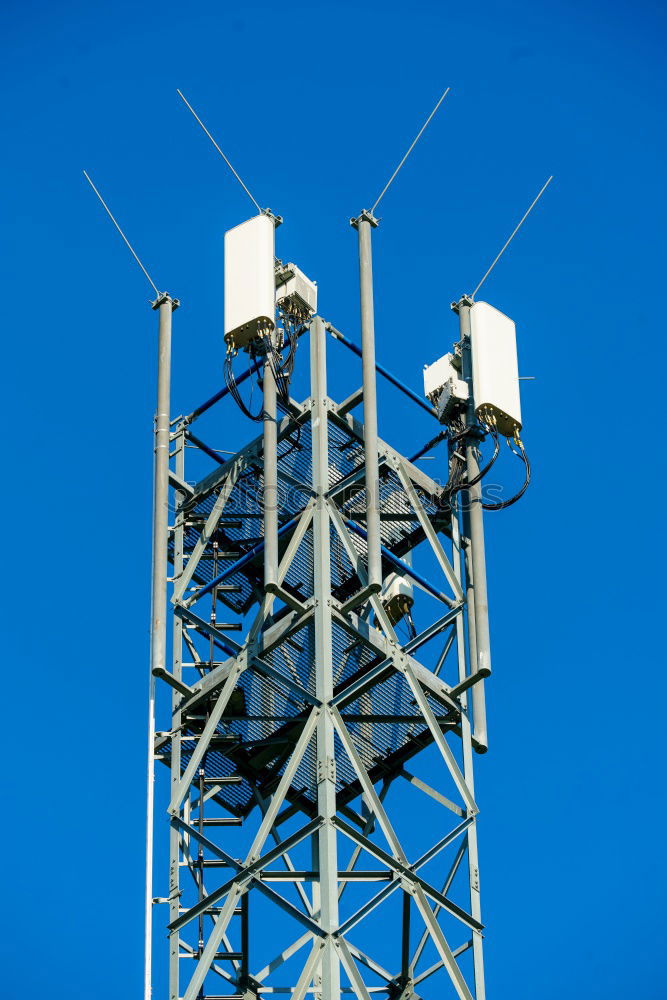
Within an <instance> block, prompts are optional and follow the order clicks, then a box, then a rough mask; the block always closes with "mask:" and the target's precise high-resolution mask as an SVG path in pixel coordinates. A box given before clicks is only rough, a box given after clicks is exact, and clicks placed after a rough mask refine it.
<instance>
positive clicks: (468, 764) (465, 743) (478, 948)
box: [452, 515, 486, 1000]
mask: <svg viewBox="0 0 667 1000" xmlns="http://www.w3.org/2000/svg"><path fill="white" fill-rule="evenodd" d="M464 523H465V519H464ZM452 542H453V546H452V564H453V566H454V572H455V574H456V577H457V579H458V581H459V583H461V579H462V572H461V570H462V568H463V567H462V563H463V558H462V557H463V546H462V538H461V534H460V530H459V522H458V520H457V517H456V515H453V516H452ZM472 621H473V629H474V611H473V615H472ZM468 624H469V626H470V621H469V623H468ZM456 640H457V641H456V646H457V657H458V668H459V683H463V682H464V681H465V678H466V657H465V649H464V628H463V621H462V618H461V616H460V615H459V616H458V618H457V620H456ZM470 641H471V637H470V627H469V628H468V643H470ZM473 649H476V647H475V646H473ZM482 683H483V681H479V682H478V683H477V684H475V685H474V686H473V692H474V690H475V688H476V687H479V686H480V684H482ZM468 695H469V692H468V691H464V692H463V693H462V695H461V704H462V706H463V708H464V711H463V712H462V713H461V743H462V747H463V776H464V778H465V781H466V784H467V786H468V788H469V789H470V792H471V794H472V795H473V796H474V794H475V772H474V765H473V756H472V733H471V727H470V719H469V718H468V713H467V712H466V711H465V709H466V708H467V707H468ZM466 837H467V842H468V884H469V887H470V913H471V914H472V916H473V917H474V918H475V920H478V921H479V922H480V923H481V922H482V904H481V897H480V890H479V850H478V845H477V818H476V817H475V819H474V821H473V823H472V824H471V825H470V826H469V827H468V831H467V833H466ZM483 944H484V942H483V937H482V933H481V931H477V930H473V932H472V954H473V971H474V975H475V1000H486V986H485V979H484V948H483Z"/></svg>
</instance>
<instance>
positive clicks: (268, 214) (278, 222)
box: [262, 208, 283, 229]
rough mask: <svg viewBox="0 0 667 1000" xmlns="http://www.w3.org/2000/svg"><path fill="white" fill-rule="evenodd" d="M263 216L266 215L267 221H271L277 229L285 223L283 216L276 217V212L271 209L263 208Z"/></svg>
mask: <svg viewBox="0 0 667 1000" xmlns="http://www.w3.org/2000/svg"><path fill="white" fill-rule="evenodd" d="M262 215H265V216H266V217H267V219H271V222H272V223H273V225H274V226H275V227H276V229H277V228H278V226H281V225H282V223H283V217H282V215H276V214H275V212H272V211H271V209H270V208H263V209H262Z"/></svg>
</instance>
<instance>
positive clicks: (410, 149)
mask: <svg viewBox="0 0 667 1000" xmlns="http://www.w3.org/2000/svg"><path fill="white" fill-rule="evenodd" d="M448 93H449V87H447V90H446V91H445V92H444V94H442V96H441V98H440V100H439V101H438V103H437V104H436V106H435V107H434V108H433V111H432V112H431V114H430V115H429V116H428V118H427V119H426V121H425V122H424V124H423V125H422V127H421V128H420V130H419V132H418V133H417V137H416V138H415V140H414V142H413V143H412V145H411V146H410V148H409V149H408V151H407V153H406V154H405V156H404V157H403V159H402V160H401V162H400V163H399V165H398V166H397V167H396V169H395V170H394V172H393V174H392V175H391V177H390V178H389V180H388V181H387V183H386V184H385V186H384V187H383V189H382V191H381V193H380V196H379V198H378V199H377V201H376V202H375V204H374V205H373V207H372V209H371V212H372V214H373V215H374V214H375V209H376V208H377V207H378V205H379V204H380V202H381V201H382V199H383V198H384V196H385V194H386V193H387V191H388V190H389V188H390V186H391V184H392V182H393V180H394V178H395V177H396V174H397V173H398V172H399V170H400V169H401V167H402V166H403V164H404V163H405V161H406V160H407V158H408V156H409V155H410V153H411V152H412V150H413V149H414V148H415V146H416V145H417V143H418V142H419V140H420V139H421V137H422V135H423V133H424V132H425V130H426V126H427V125H428V123H429V122H430V121H431V119H432V118H433V116H434V114H435V113H436V111H437V110H438V108H439V107H440V105H441V104H442V102H443V101H444V99H445V98H446V97H447V94H448Z"/></svg>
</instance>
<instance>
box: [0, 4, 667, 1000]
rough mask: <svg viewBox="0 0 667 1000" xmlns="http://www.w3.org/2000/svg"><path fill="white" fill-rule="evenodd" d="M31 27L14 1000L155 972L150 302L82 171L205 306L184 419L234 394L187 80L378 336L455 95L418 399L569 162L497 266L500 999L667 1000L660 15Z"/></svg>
mask: <svg viewBox="0 0 667 1000" xmlns="http://www.w3.org/2000/svg"><path fill="white" fill-rule="evenodd" d="M2 27H3V50H4V51H3V60H2V64H1V66H0V80H1V84H2V94H3V101H2V107H1V110H0V114H1V116H2V135H3V139H4V143H3V146H4V152H3V156H2V160H1V161H0V180H1V184H2V191H3V196H4V197H3V201H4V211H3V214H2V220H1V226H2V230H1V241H0V247H1V253H2V267H1V268H0V280H1V281H2V285H3V289H4V290H3V297H2V306H3V327H4V330H5V340H4V365H3V368H4V374H5V386H4V389H3V396H2V398H3V406H4V413H5V446H4V453H5V459H4V461H3V465H4V469H5V474H6V485H5V489H4V498H5V502H6V506H7V515H6V518H5V540H4V563H5V567H6V570H7V579H6V583H5V619H6V621H7V622H8V638H7V640H6V641H5V644H4V653H5V663H6V667H5V678H6V684H5V698H4V700H5V705H6V708H5V718H4V723H3V725H2V739H3V740H5V741H6V743H7V746H6V749H5V751H4V755H3V760H4V764H5V780H6V785H7V791H6V792H5V794H4V806H5V816H6V822H5V826H4V829H5V850H4V855H5V863H4V871H5V876H4V881H3V903H4V906H3V909H4V913H5V922H6V925H7V926H6V928H5V930H4V933H3V936H2V943H1V945H0V948H1V949H2V950H3V951H4V950H6V952H7V954H6V955H5V956H4V957H3V962H2V964H3V970H4V971H3V972H2V973H1V974H0V975H1V984H2V992H3V994H4V995H5V996H7V997H8V998H9V1000H19V998H21V1000H41V998H42V997H47V996H48V997H49V998H51V1000H60V998H63V1000H65V998H67V1000H75V998H76V1000H79V998H89V997H95V998H96V1000H111V998H113V1000H116V998H118V997H121V996H122V997H128V998H129V997H136V996H138V995H139V990H140V980H141V960H142V959H141V953H142V885H143V864H144V859H143V837H144V829H143V815H144V742H145V735H144V733H145V695H146V670H147V653H148V638H147V624H148V617H149V587H148V581H149V576H148V573H149V558H150V551H149V543H150V504H151V447H152V445H151V426H152V413H153V407H154V346H155V329H154V326H155V324H154V315H153V314H152V313H151V311H150V308H149V306H148V304H147V298H148V296H147V292H148V291H149V289H148V288H147V286H146V283H145V281H144V279H143V276H142V275H141V273H140V272H139V270H138V269H137V268H136V265H135V264H134V263H133V262H132V260H131V259H130V257H129V255H128V253H127V251H126V249H125V248H124V247H123V246H122V244H121V242H120V240H119V239H118V237H117V236H116V234H115V233H114V232H113V230H112V228H111V227H110V225H109V224H108V223H107V221H106V220H105V219H104V217H103V215H102V214H101V210H100V207H99V205H98V204H97V203H96V201H95V199H94V197H93V196H92V193H91V192H90V190H89V189H88V188H87V185H86V184H85V182H84V180H83V177H82V174H81V171H82V168H84V167H85V168H86V169H88V170H89V171H90V172H91V174H92V176H93V177H94V179H95V180H96V182H97V183H98V184H99V186H100V187H101V189H102V191H103V192H104V194H105V195H106V197H107V198H108V200H109V202H110V204H111V205H112V207H113V209H114V211H115V212H116V214H117V216H118V217H119V219H120V221H121V222H122V224H123V225H124V226H125V227H126V229H127V231H128V233H129V234H130V236H131V238H132V239H133V241H134V242H135V243H136V246H137V248H138V250H139V252H140V254H141V255H142V256H143V257H144V259H145V262H146V264H147V265H148V267H149V269H150V270H151V271H152V273H153V274H154V276H155V278H156V280H157V283H158V284H159V285H160V287H166V288H167V289H168V290H169V291H170V292H171V293H172V294H173V295H177V296H179V297H180V298H181V299H182V301H183V308H182V309H181V311H180V312H179V313H177V315H176V318H175V353H174V360H175V366H176V370H175V375H174V392H173V409H174V412H175V413H176V412H183V411H187V410H189V409H191V408H192V407H193V406H194V405H195V404H197V403H198V402H199V401H200V400H201V399H203V398H205V397H206V396H207V395H209V394H210V393H211V392H212V391H214V390H215V389H217V388H218V387H219V386H220V385H221V366H222V358H223V349H222V329H221V328H222V311H221V308H222V302H221V292H222V234H223V231H224V230H225V229H227V228H229V227H230V226H232V225H235V224H236V223H238V222H240V221H242V220H243V219H244V218H245V217H247V216H248V215H249V214H251V210H250V211H249V209H250V206H249V203H248V202H247V201H246V200H245V196H244V195H243V192H242V191H241V190H240V189H239V188H238V187H237V185H236V183H235V182H234V181H233V179H232V178H231V177H230V176H229V175H228V173H227V172H226V169H225V167H224V164H222V162H221V161H220V160H219V159H218V158H217V157H216V155H215V153H214V152H213V150H212V149H211V148H210V146H209V145H208V143H207V140H206V139H205V138H204V137H203V135H202V134H201V133H200V132H199V131H198V130H197V127H196V125H195V124H194V123H193V121H192V120H191V118H190V117H189V115H188V113H187V111H186V110H185V109H184V108H183V106H182V105H181V104H180V102H179V100H178V98H177V96H176V92H175V90H176V87H177V86H178V87H181V88H182V89H183V90H184V92H185V93H186V95H187V96H188V97H189V98H190V99H191V101H192V102H193V104H194V105H195V107H197V108H198V109H200V110H201V113H202V114H203V115H204V116H205V119H206V121H207V123H208V124H209V127H210V128H211V129H212V130H213V131H214V133H215V135H216V136H217V137H218V138H219V140H220V142H221V143H222V145H223V148H224V149H225V150H226V151H227V153H228V155H229V156H230V158H231V159H232V162H233V163H234V164H235V165H236V166H237V169H239V171H240V172H241V173H242V174H243V176H244V178H246V180H247V182H248V184H249V185H250V187H251V189H252V190H253V192H255V193H256V195H257V197H258V199H259V200H260V202H261V203H262V204H269V205H270V206H271V207H272V208H273V209H274V210H276V211H278V212H280V213H281V214H282V215H284V217H285V220H286V221H285V225H284V226H283V228H282V229H280V230H279V232H278V252H279V255H280V256H282V257H284V258H288V259H291V260H295V261H297V262H298V263H299V264H300V265H301V266H302V267H303V269H304V270H305V271H306V272H307V273H308V274H309V275H311V276H312V277H313V278H315V279H317V281H318V283H319V289H320V308H321V312H322V314H323V315H325V316H326V318H327V319H330V320H331V321H332V322H333V323H334V324H335V325H337V326H338V327H340V328H341V329H343V330H345V331H348V332H349V333H350V335H351V336H352V337H353V338H354V339H358V293H357V286H356V266H357V265H356V247H355V238H354V233H353V232H352V231H351V230H350V228H349V224H348V219H349V217H350V216H351V215H353V214H357V213H358V212H359V210H360V209H361V208H363V207H367V206H369V205H370V204H371V203H372V201H373V200H374V198H375V196H376V195H377V193H378V192H379V190H380V188H381V187H382V185H383V184H384V181H385V180H386V178H387V176H388V174H389V172H390V170H391V169H392V168H393V166H394V164H395V162H396V161H397V160H398V158H399V157H400V155H401V153H402V152H403V150H404V148H405V147H406V145H407V144H408V143H409V141H410V140H411V138H412V137H413V135H414V133H415V132H416V130H417V128H418V127H419V125H420V124H421V121H422V120H423V119H424V117H425V116H426V114H427V112H428V111H429V109H430V107H431V106H432V104H433V103H434V102H435V100H436V98H437V96H438V95H439V93H440V92H441V91H442V89H443V88H444V86H446V85H450V86H451V87H452V92H451V94H450V96H449V97H448V98H447V100H446V102H445V104H444V105H443V107H442V109H441V111H440V112H439V115H438V117H437V118H436V119H435V120H434V122H433V123H432V125H431V126H430V128H429V131H428V132H427V134H426V136H425V137H424V140H423V142H422V144H421V146H420V147H419V148H418V149H417V151H416V152H415V154H414V156H413V158H412V160H411V161H410V162H409V163H408V165H407V166H406V168H405V169H404V172H403V174H402V175H401V177H400V178H399V180H398V181H397V183H396V185H395V187H394V188H393V189H392V190H391V191H390V193H389V194H388V195H387V197H386V199H385V201H384V203H383V205H382V211H381V214H382V216H383V222H382V224H381V227H380V229H379V230H378V233H377V236H376V239H375V273H376V295H377V306H376V318H377V354H378V358H379V360H381V361H383V362H385V363H386V364H387V365H389V366H390V367H394V368H396V369H397V370H399V371H400V372H401V373H402V375H403V377H404V378H405V380H406V381H408V382H410V384H412V385H413V386H414V387H415V388H417V389H419V388H420V371H421V368H422V365H423V364H424V362H427V361H432V360H434V359H435V358H436V357H438V356H439V355H440V354H442V353H444V351H445V350H447V349H448V348H449V345H450V344H451V341H452V340H453V339H454V338H455V336H456V324H455V321H454V318H453V317H452V315H451V314H450V312H449V303H450V301H451V300H452V299H453V298H455V297H457V296H458V295H460V294H461V293H462V292H465V291H470V290H471V288H472V287H473V285H474V284H475V282H476V279H477V278H478V277H479V276H480V275H481V273H483V271H484V269H485V267H486V265H487V263H488V262H489V260H490V259H492V257H493V256H494V254H495V252H496V250H497V248H498V247H499V246H500V245H501V244H502V242H503V240H504V238H505V237H506V235H507V234H508V233H509V231H511V228H512V227H513V225H514V223H515V221H516V220H517V219H518V218H519V217H520V215H521V214H522V212H523V210H524V208H525V207H526V206H527V204H528V203H529V202H530V200H531V198H532V197H533V195H534V194H535V193H536V191H537V190H538V189H539V187H540V186H541V184H542V183H543V181H544V180H545V178H546V177H547V176H548V175H549V174H551V173H553V174H554V175H555V181H554V183H553V184H552V186H551V188H550V190H549V192H548V194H547V195H546V196H545V198H544V199H543V201H542V203H541V204H540V206H539V208H538V210H537V211H536V213H535V215H534V217H533V218H532V219H531V220H530V223H529V225H528V226H527V227H526V228H525V230H524V231H523V232H522V234H521V236H520V238H519V239H518V240H517V242H516V245H515V246H514V247H513V249H512V251H511V253H510V255H508V257H507V258H506V259H505V260H504V261H503V263H502V265H501V266H499V267H498V269H497V271H496V272H495V273H494V275H493V277H492V278H491V279H490V280H489V282H488V284H487V286H486V289H485V297H486V298H487V299H488V300H489V301H491V302H492V303H493V304H494V305H496V306H497V307H498V308H500V309H502V310H503V311H505V312H507V313H509V314H510V315H512V317H513V318H514V319H515V320H516V322H517V328H518V332H519V338H520V363H521V370H522V372H523V374H526V375H534V376H535V381H534V382H528V383H524V393H523V395H524V400H523V402H524V411H525V434H524V438H525V441H526V444H527V447H528V449H529V452H530V455H531V458H532V460H533V465H534V475H533V484H532V486H531V489H530V491H529V492H528V494H527V495H526V497H525V499H524V500H523V501H522V503H521V504H519V505H517V506H515V507H514V508H512V509H511V510H509V511H507V512H505V513H503V514H497V515H491V516H490V517H489V518H488V523H489V529H488V548H489V576H490V592H491V614H492V630H493V632H492V634H493V641H494V661H495V674H494V678H493V680H492V682H491V683H490V685H489V713H490V727H491V751H490V753H489V754H488V756H487V757H485V758H484V759H482V760H480V761H478V764H479V768H478V772H479V777H478V786H479V787H478V798H479V800H480V804H481V807H482V809H483V812H484V817H483V824H482V825H481V827H480V840H481V864H482V887H483V904H484V917H485V922H486V923H487V926H488V935H487V945H488V947H487V963H488V981H489V991H488V992H489V997H490V998H491V1000H501V998H502V1000H536V998H538V997H539V998H540V1000H562V997H563V996H568V997H573V998H574V997H587V998H591V1000H593V998H604V1000H626V998H627V997H628V996H633V997H641V998H642V1000H661V998H663V997H664V996H665V995H666V994H667V985H666V984H665V979H666V977H665V967H664V966H665V962H664V951H665V949H664V943H663V940H662V939H663V937H664V933H663V918H664V903H663V900H664V890H665V861H664V833H663V830H664V825H665V820H666V818H667V816H666V809H665V801H664V790H663V784H664V782H663V776H662V771H663V768H662V762H661V759H660V757H661V754H662V752H663V747H664V722H663V710H662V704H663V703H664V699H665V695H666V694H667V692H666V690H665V680H664V673H663V663H662V662H661V660H662V658H661V657H660V653H659V651H660V649H661V648H662V645H663V644H662V642H661V637H660V635H659V632H658V629H659V628H660V626H661V623H662V621H663V619H664V598H663V597H662V596H661V594H660V591H661V590H662V583H663V580H662V566H663V561H664V549H663V548H662V540H661V529H662V517H661V507H662V506H663V501H662V493H663V490H664V471H663V462H662V461H661V457H660V449H661V447H662V445H661V437H662V427H661V422H662V418H663V407H662V405H661V402H662V399H663V398H664V381H663V379H664V370H665V348H664V317H663V306H662V305H661V302H662V301H663V292H662V289H663V274H664V241H665V237H664V234H665V222H666V211H665V208H666V204H665V194H664V172H665V147H666V141H665V133H664V112H665V75H664V49H665V41H666V37H665V13H664V10H661V9H660V6H659V5H658V4H654V3H648V2H646V0H640V2H637V3H633V4H630V3H618V2H611V3H604V4H603V3H602V2H598V3H590V2H584V3H580V2H579V3H575V2H569V3H547V4H545V3H537V4H536V3H533V2H531V3H528V2H525V0H509V2H506V3H503V4H494V3H491V2H488V0H482V2H478V3H475V4H460V3H459V4H453V3H446V2H437V3H436V2H434V3H425V2H422V0H416V2H413V3H411V4H409V5H405V4H396V3H393V2H389V3H387V2H385V3H365V4H363V3H362V4H353V3H349V2H342V3H337V4H330V5H323V4H318V5H313V4H304V3H292V4H288V5H285V4H277V5H272V6H271V5H268V4H259V3H256V2H250V3H247V4H237V5H234V4H230V3H227V4H214V3H210V2H201V3H198V4H185V5H184V4H176V3H173V2H171V0H164V2H162V3H159V4H158V3H151V2H149V3H144V4H134V3H132V4H130V3H127V2H125V0H120V2H115V3H113V4H106V5H100V4H90V3H85V4H84V3H67V2H65V3H60V4H47V3H44V2H41V3H39V2H30V0H28V2H24V3H21V4H17V3H6V4H5V5H4V6H3V17H2ZM332 359H335V360H332V368H333V385H332V392H337V391H338V389H337V384H338V382H339V383H340V386H341V391H342V390H343V389H345V388H348V389H349V388H352V387H353V382H354V378H356V376H354V377H353V379H352V383H351V382H350V377H351V376H349V358H348V357H341V352H340V350H339V351H338V352H337V353H336V354H333V353H332ZM346 379H347V381H346ZM337 380H338V382H337ZM387 399H388V397H385V396H384V395H383V396H382V397H381V413H380V421H381V434H382V435H383V436H384V437H385V438H387V439H388V440H389V441H391V442H393V443H395V444H396V445H398V446H399V447H401V448H404V449H405V450H409V449H414V448H416V447H417V446H418V445H419V444H420V443H421V442H422V441H423V440H424V439H425V438H426V437H427V436H428V428H427V429H426V430H424V427H423V426H422V425H421V424H420V425H419V426H418V427H417V426H416V425H415V426H413V425H412V423H411V422H410V421H411V419H412V418H411V416H408V415H407V414H406V412H405V410H404V409H402V408H400V407H397V406H394V405H388V403H387ZM251 432H252V429H251V428H248V426H247V425H244V424H243V422H242V420H241V418H240V417H239V418H238V421H237V423H236V424H234V425H233V426H230V427H222V426H220V427H219V429H218V433H219V436H218V439H217V440H216V442H215V444H216V445H217V446H218V447H220V448H225V447H235V446H236V445H237V444H239V443H240V442H241V441H242V440H243V439H244V438H245V437H247V436H249V434H250V433H251ZM227 442H229V443H227ZM14 498H16V500H17V503H16V504H15V503H14V502H13V501H14ZM156 891H160V885H159V884H158V885H156Z"/></svg>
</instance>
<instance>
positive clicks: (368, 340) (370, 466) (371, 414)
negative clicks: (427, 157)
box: [351, 211, 382, 590]
mask: <svg viewBox="0 0 667 1000" xmlns="http://www.w3.org/2000/svg"><path fill="white" fill-rule="evenodd" d="M351 224H352V225H353V226H354V227H355V229H356V230H357V233H358V235H359V289H360V297H361V355H362V360H361V365H362V375H363V390H364V460H365V464H366V532H367V534H368V584H369V586H370V587H373V588H375V590H380V589H381V588H382V559H381V555H380V544H381V539H380V475H379V466H378V449H377V440H378V418H377V389H376V373H375V316H374V309H373V257H372V251H371V229H372V228H375V227H376V226H377V224H378V223H377V219H375V218H374V216H373V215H372V213H371V212H367V211H363V212H362V213H361V215H360V216H359V218H357V219H352V220H351Z"/></svg>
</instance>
